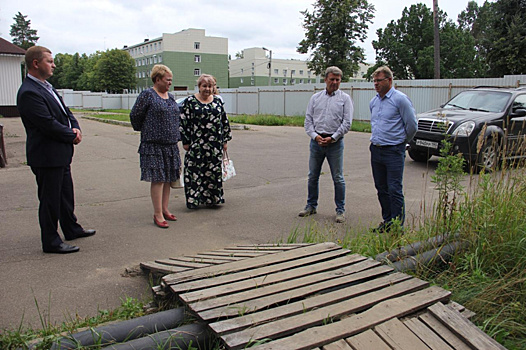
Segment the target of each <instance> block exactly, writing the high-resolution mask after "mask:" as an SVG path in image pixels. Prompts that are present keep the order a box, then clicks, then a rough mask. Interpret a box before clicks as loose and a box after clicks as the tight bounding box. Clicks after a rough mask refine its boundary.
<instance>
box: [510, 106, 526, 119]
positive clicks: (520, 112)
mask: <svg viewBox="0 0 526 350" xmlns="http://www.w3.org/2000/svg"><path fill="white" fill-rule="evenodd" d="M511 116H512V117H524V116H526V109H524V108H517V109H514V110H513V111H512V112H511Z"/></svg>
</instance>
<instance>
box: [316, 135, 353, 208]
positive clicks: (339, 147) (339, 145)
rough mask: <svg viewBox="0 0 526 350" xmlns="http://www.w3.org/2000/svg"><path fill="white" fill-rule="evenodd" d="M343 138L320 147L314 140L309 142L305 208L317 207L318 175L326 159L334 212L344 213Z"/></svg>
mask: <svg viewBox="0 0 526 350" xmlns="http://www.w3.org/2000/svg"><path fill="white" fill-rule="evenodd" d="M343 148H344V143H343V138H340V139H339V140H338V141H336V142H334V143H331V144H330V145H328V146H325V147H322V146H320V145H318V143H317V142H316V141H314V140H311V142H310V157H309V180H308V187H307V189H308V197H307V206H309V207H312V208H317V207H318V197H319V183H320V173H321V167H322V165H323V161H324V160H325V158H327V162H328V163H329V168H330V169H331V175H332V181H333V183H334V203H335V204H336V212H337V213H344V212H345V179H344V178H343Z"/></svg>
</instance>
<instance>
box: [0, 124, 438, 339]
mask: <svg viewBox="0 0 526 350" xmlns="http://www.w3.org/2000/svg"><path fill="white" fill-rule="evenodd" d="M0 124H3V125H4V138H5V143H6V151H7V161H8V165H7V167H6V168H0V263H1V266H2V268H1V271H0V281H1V283H0V295H1V298H0V329H4V328H9V329H13V328H17V327H18V326H19V325H20V324H22V325H27V324H31V325H32V326H33V327H39V326H40V316H43V317H44V318H45V319H46V320H48V321H50V322H52V323H60V322H62V321H64V320H67V319H68V318H71V317H75V316H76V315H78V316H80V317H86V316H94V315H97V313H98V310H102V309H113V308H115V307H117V306H119V305H120V304H121V300H123V299H124V298H126V297H134V298H140V299H147V298H148V297H150V295H151V292H150V285H149V281H148V278H147V277H146V276H136V277H133V276H134V274H129V273H127V271H134V270H136V269H137V267H138V265H139V263H140V262H144V261H151V260H155V259H165V258H168V257H173V256H181V255H185V254H196V253H198V252H203V251H207V250H213V249H221V248H224V247H227V246H232V245H236V244H258V243H276V242H279V241H285V240H286V238H287V236H289V234H291V232H293V231H295V230H299V232H303V230H304V229H305V227H306V226H308V225H310V224H312V223H316V224H317V225H318V226H319V227H321V228H322V229H324V230H326V231H327V232H332V233H333V234H334V235H335V236H334V237H338V236H340V235H343V234H345V233H346V232H348V231H349V230H350V229H351V228H352V229H355V228H358V229H360V228H361V229H366V228H367V227H369V226H376V225H377V224H378V223H379V222H380V221H381V215H380V207H379V204H378V201H377V198H376V191H375V189H374V185H373V181H372V176H371V169H370V164H369V149H368V146H369V136H370V135H369V134H365V133H355V132H350V133H349V134H347V135H346V137H345V161H344V173H345V179H346V183H347V190H346V195H347V198H346V200H347V205H346V209H347V211H346V217H347V222H346V223H345V224H335V223H334V216H335V206H334V202H333V196H334V192H333V186H332V180H331V177H330V171H329V170H328V167H327V166H326V165H325V166H324V170H323V173H322V176H321V184H320V203H319V208H318V214H316V215H314V216H311V217H307V218H300V217H298V216H297V214H298V212H299V211H300V210H301V209H303V207H304V206H305V201H306V196H307V171H308V153H309V151H308V146H309V138H308V137H307V135H306V134H305V132H304V130H303V128H299V127H262V126H251V127H250V129H249V130H244V129H238V130H233V140H232V142H231V143H229V149H228V153H229V155H230V158H231V159H232V160H233V161H234V165H235V168H236V171H237V176H236V177H234V178H233V179H231V180H229V181H227V182H226V183H225V185H224V190H225V201H226V203H225V204H224V205H222V206H221V207H220V208H219V209H199V210H194V211H190V210H188V209H186V206H185V201H184V193H183V190H180V189H178V190H172V196H171V202H170V209H171V211H172V212H173V213H174V214H175V215H176V216H177V217H178V219H179V220H178V221H177V222H175V223H172V222H170V228H168V229H160V228H157V227H156V226H154V224H153V209H152V204H151V200H150V195H149V183H146V182H141V181H139V178H140V169H139V155H138V154H137V148H138V145H139V137H140V135H139V133H137V132H134V131H133V130H132V128H131V127H126V126H120V125H112V124H106V123H101V122H97V121H92V120H87V119H83V118H80V124H81V128H82V130H83V140H82V142H81V143H80V144H79V145H78V146H76V148H75V156H74V160H73V163H72V173H73V180H74V184H75V197H76V215H77V217H78V219H79V222H80V223H81V225H83V226H84V228H87V229H88V228H94V229H96V230H97V234H96V235H95V236H93V237H89V238H83V239H79V240H76V241H74V242H73V243H74V244H75V245H78V246H79V247H80V252H78V253H74V254H67V255H57V254H44V253H43V252H42V248H41V243H40V229H39V226H38V218H37V209H38V200H37V196H36V184H35V179H34V175H33V174H32V172H31V170H30V169H29V167H28V166H27V165H25V132H24V128H23V126H22V122H21V120H20V119H18V118H3V119H0ZM182 153H183V152H182ZM435 164H436V161H434V162H433V161H432V162H431V165H430V166H431V167H432V168H434V166H435ZM432 171H433V169H431V172H432ZM429 174H430V172H429V171H428V169H427V168H426V165H423V164H418V163H415V162H413V161H411V160H409V158H408V159H407V160H406V172H405V178H404V186H405V193H406V203H407V212H408V222H411V221H414V220H416V219H415V218H417V217H418V216H419V215H420V213H422V212H424V211H426V210H429V209H426V208H425V206H429V207H430V206H431V204H432V200H433V197H435V196H436V194H435V191H434V190H433V184H432V183H431V182H430V175H429ZM300 236H301V235H300ZM37 303H38V307H39V308H40V314H39V312H38V310H37V305H36V304H37Z"/></svg>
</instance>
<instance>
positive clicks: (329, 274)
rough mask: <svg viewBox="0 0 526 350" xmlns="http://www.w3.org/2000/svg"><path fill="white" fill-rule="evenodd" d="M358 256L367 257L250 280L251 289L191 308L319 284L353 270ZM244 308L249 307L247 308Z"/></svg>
mask: <svg viewBox="0 0 526 350" xmlns="http://www.w3.org/2000/svg"><path fill="white" fill-rule="evenodd" d="M358 259H360V260H363V259H364V257H363V256H361V255H358V254H354V255H350V256H344V257H341V258H337V259H332V260H329V261H325V262H321V263H318V264H314V265H309V266H305V267H303V268H298V269H294V270H287V271H284V272H282V273H275V274H271V275H267V276H264V277H261V278H257V279H256V280H257V281H258V282H260V283H261V286H260V285H258V284H255V283H254V282H253V281H248V283H249V285H250V286H251V287H252V288H251V289H249V290H244V291H240V292H237V293H234V294H227V295H223V296H218V297H217V298H213V299H205V300H198V301H196V302H193V303H189V304H188V307H189V308H190V309H192V310H193V311H195V312H200V311H204V310H209V309H216V308H218V307H222V306H225V305H226V306H228V305H231V304H239V303H241V302H244V301H246V300H250V299H254V298H259V297H263V296H266V295H271V294H275V293H279V292H283V291H286V290H291V289H295V288H299V287H302V286H306V285H309V284H311V283H315V282H316V281H325V280H329V279H333V278H336V277H339V276H340V275H341V274H342V273H344V272H342V269H341V268H342V267H347V268H348V269H349V270H350V269H352V266H354V265H351V266H347V265H349V264H352V263H354V262H355V261H356V260H358ZM363 264H365V265H360V268H362V269H367V268H371V267H373V266H374V265H377V264H379V263H378V262H377V261H375V260H371V259H369V260H366V261H365V262H363ZM362 266H363V267H362ZM296 277H297V278H296ZM270 283H272V284H270ZM180 297H181V299H182V300H183V301H185V302H188V300H187V298H186V297H187V295H186V294H182V295H180ZM243 309H245V310H246V308H244V307H243ZM220 312H221V311H220Z"/></svg>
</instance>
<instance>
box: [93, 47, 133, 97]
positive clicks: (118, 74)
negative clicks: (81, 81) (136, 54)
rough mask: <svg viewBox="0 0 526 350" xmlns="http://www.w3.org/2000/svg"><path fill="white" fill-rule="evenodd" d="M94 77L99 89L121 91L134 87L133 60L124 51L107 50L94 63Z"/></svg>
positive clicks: (110, 91)
mask: <svg viewBox="0 0 526 350" xmlns="http://www.w3.org/2000/svg"><path fill="white" fill-rule="evenodd" d="M95 79H96V81H97V83H98V84H99V86H98V88H99V90H101V91H107V92H109V93H122V92H123V91H124V90H125V89H132V88H134V87H135V82H136V80H135V61H134V60H133V58H131V56H130V54H129V53H128V52H126V51H122V50H119V49H113V50H107V51H106V52H104V53H103V54H102V55H101V57H100V59H99V60H98V61H97V63H96V64H95Z"/></svg>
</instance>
